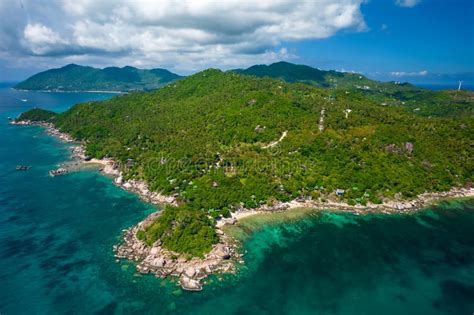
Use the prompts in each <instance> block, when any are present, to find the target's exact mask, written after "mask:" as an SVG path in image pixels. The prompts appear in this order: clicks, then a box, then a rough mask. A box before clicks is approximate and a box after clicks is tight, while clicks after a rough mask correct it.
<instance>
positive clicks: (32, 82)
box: [14, 64, 182, 92]
mask: <svg viewBox="0 0 474 315" xmlns="http://www.w3.org/2000/svg"><path fill="white" fill-rule="evenodd" d="M181 78H182V76H180V75H177V74H175V73H172V72H170V71H168V70H166V69H159V68H157V69H150V70H144V69H138V68H135V67H130V66H126V67H123V68H119V67H108V68H104V69H97V68H93V67H85V66H80V65H76V64H69V65H67V66H64V67H62V68H59V69H50V70H47V71H44V72H40V73H37V74H35V75H33V76H32V77H30V78H28V79H26V80H25V81H22V82H20V83H18V84H17V85H15V86H14V88H15V89H18V90H29V91H56V92H78V91H85V92H92V91H94V92H131V91H142V90H153V89H157V88H159V87H162V86H163V85H165V84H168V83H170V82H173V81H176V80H179V79H181Z"/></svg>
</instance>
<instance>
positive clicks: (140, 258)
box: [11, 121, 474, 291]
mask: <svg viewBox="0 0 474 315" xmlns="http://www.w3.org/2000/svg"><path fill="white" fill-rule="evenodd" d="M11 123H12V124H16V125H37V126H42V127H45V128H46V130H47V132H48V134H50V135H53V136H55V137H57V138H59V139H61V140H63V141H65V142H69V143H75V144H76V145H75V146H74V147H73V148H72V149H71V152H72V158H73V159H74V160H76V161H79V162H80V163H82V164H84V165H87V164H97V165H100V167H101V168H100V171H101V172H102V173H103V174H106V175H109V176H112V177H113V178H114V184H115V185H117V186H119V187H122V188H123V189H125V190H128V191H131V192H133V193H136V194H137V195H138V196H139V197H140V198H141V199H142V200H143V201H145V202H148V203H151V204H155V205H163V204H169V205H177V204H178V201H177V199H176V197H174V196H166V195H163V194H160V193H159V192H153V191H151V190H150V189H149V187H148V185H147V183H146V182H145V181H143V180H135V179H129V180H124V177H123V174H122V172H121V171H120V167H119V165H118V163H116V162H115V161H114V160H113V159H110V158H104V159H100V160H99V159H90V158H88V157H87V156H86V154H85V145H84V143H82V142H78V141H76V140H75V139H73V138H72V137H71V136H70V135H68V134H66V133H62V132H61V131H59V130H58V129H57V128H55V126H54V125H53V124H51V123H48V122H31V121H19V122H16V121H12V122H11ZM472 197H474V188H471V187H469V188H464V187H454V188H452V189H451V190H449V191H447V192H435V193H428V192H426V193H423V194H421V195H419V196H417V197H416V198H415V199H413V200H408V201H407V200H384V203H382V204H372V203H370V202H369V203H367V204H366V205H360V204H357V205H349V204H347V203H345V202H341V201H339V198H337V196H334V195H326V196H324V197H322V198H319V199H317V200H313V199H311V198H298V199H295V200H292V201H289V202H275V203H274V204H272V205H262V206H260V207H259V208H256V209H246V208H245V207H243V206H240V207H238V208H237V209H235V211H233V212H232V213H231V217H230V218H221V219H220V220H217V224H216V232H217V234H218V236H219V239H220V241H219V242H218V243H217V244H215V245H214V246H213V248H212V250H211V251H210V252H209V253H208V254H206V255H205V256H204V257H202V258H199V257H193V258H190V259H187V258H186V257H185V255H182V254H181V255H180V254H178V253H174V252H172V251H169V250H167V249H165V248H163V246H162V244H161V242H160V241H159V240H158V241H157V242H155V243H154V244H153V246H147V245H146V244H145V243H144V242H142V241H141V240H139V239H138V238H137V232H138V231H139V230H142V229H144V228H146V227H147V226H148V225H149V224H151V223H152V222H153V220H155V219H156V218H157V217H158V216H159V215H160V212H155V213H153V214H151V215H149V216H148V217H147V218H146V219H145V220H143V221H141V222H139V223H138V224H137V225H135V226H132V227H131V228H129V229H126V230H124V231H123V241H122V243H121V244H118V245H115V246H114V248H113V250H114V252H115V256H116V258H117V260H118V261H120V259H128V260H131V261H134V262H136V264H137V265H136V268H137V271H138V272H140V273H142V274H154V275H155V276H156V277H159V278H166V277H177V278H178V283H179V285H180V286H181V287H182V288H183V289H185V290H190V291H200V290H202V288H203V287H202V283H201V281H202V280H203V279H204V278H206V277H208V276H209V275H210V274H215V273H229V272H235V271H236V263H237V262H240V263H243V261H242V254H240V253H239V251H238V243H237V241H236V240H234V239H232V238H231V237H230V236H228V235H226V234H225V233H224V232H223V230H222V229H221V228H222V227H223V226H224V225H226V224H235V223H236V222H238V220H240V219H242V218H244V217H248V216H252V215H258V214H264V213H267V214H269V213H272V212H283V211H290V210H291V209H298V208H308V209H309V208H311V209H314V210H345V211H351V212H353V213H355V214H366V213H371V212H382V213H400V212H404V213H407V212H412V211H416V210H418V209H421V208H425V207H427V206H429V205H432V204H435V203H436V202H439V201H441V200H445V199H453V198H472ZM323 198H324V199H323Z"/></svg>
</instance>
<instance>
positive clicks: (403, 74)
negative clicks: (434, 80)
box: [390, 70, 428, 77]
mask: <svg viewBox="0 0 474 315" xmlns="http://www.w3.org/2000/svg"><path fill="white" fill-rule="evenodd" d="M390 75H392V76H394V77H423V76H426V75H428V71H427V70H421V71H418V72H405V71H393V72H390Z"/></svg>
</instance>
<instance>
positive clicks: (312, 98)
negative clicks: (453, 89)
mask: <svg viewBox="0 0 474 315" xmlns="http://www.w3.org/2000/svg"><path fill="white" fill-rule="evenodd" d="M469 106H470V107H471V108H472V102H470V103H469ZM323 108H324V109H325V114H324V130H323V131H320V130H319V121H320V117H321V111H322V109H323ZM348 109H350V111H348ZM54 123H55V125H56V126H57V127H58V128H60V129H61V130H62V131H64V132H67V133H70V134H71V135H73V136H74V137H76V138H79V139H82V140H84V141H86V143H87V153H88V155H90V156H93V157H96V158H102V157H105V156H110V157H112V158H114V159H115V160H117V161H118V162H119V163H120V165H121V168H122V171H123V172H124V176H125V178H126V179H128V178H138V179H143V180H146V181H147V182H148V183H149V184H150V187H151V189H152V190H156V191H160V192H162V193H164V194H167V195H175V196H176V197H177V198H178V200H179V201H181V202H182V203H184V204H185V205H186V207H185V208H183V209H181V208H178V209H173V208H171V207H167V208H166V209H165V210H164V213H163V215H162V216H161V217H160V219H158V221H157V223H156V224H154V225H153V226H152V227H150V228H149V229H147V230H146V231H144V232H141V233H140V235H139V236H140V237H141V238H143V239H144V240H146V242H147V243H148V244H151V243H153V242H154V241H155V240H156V239H158V238H161V239H162V241H163V242H164V246H165V247H167V248H169V249H172V250H175V251H177V252H186V253H191V254H193V255H196V254H202V253H203V252H204V251H205V249H206V248H209V246H210V245H209V244H211V243H212V242H213V241H214V240H213V237H214V236H213V234H210V233H211V232H210V230H209V229H208V228H207V227H208V226H211V225H210V224H211V223H209V221H207V219H205V218H208V217H209V218H212V217H217V216H226V215H228V211H229V210H230V211H233V210H235V209H236V208H238V207H240V206H245V207H247V208H254V207H258V206H259V205H262V204H273V203H275V202H277V201H288V200H292V199H294V198H300V197H308V196H311V197H313V198H321V200H326V199H329V198H334V197H331V196H330V195H334V191H335V190H336V189H337V188H340V189H344V190H345V194H344V196H343V197H340V198H342V199H344V200H346V201H348V202H350V203H352V204H355V203H360V204H364V203H366V202H368V201H371V202H374V203H380V202H381V201H382V200H383V199H384V198H393V197H394V196H395V195H397V196H400V197H402V198H408V199H409V198H413V197H415V196H416V195H418V194H420V193H423V192H425V191H445V190H449V189H450V188H451V187H453V186H458V185H465V184H466V183H468V182H472V181H473V180H474V178H473V174H474V161H473V159H472V157H473V156H474V152H473V147H472V143H473V140H474V139H473V134H474V133H473V128H472V126H473V125H474V117H473V115H472V114H470V115H461V116H456V117H452V116H449V117H431V118H429V117H424V116H420V115H414V114H413V113H411V112H407V111H406V109H405V108H401V107H398V106H383V105H381V104H380V103H379V102H376V101H373V100H372V99H371V98H368V97H366V96H364V95H363V94H361V93H346V91H344V90H341V89H319V88H315V87H312V86H309V85H306V84H301V83H295V84H289V83H285V82H282V81H278V80H274V79H269V78H256V77H251V76H243V75H238V74H236V73H233V72H227V73H223V72H221V71H219V70H213V69H210V70H206V71H203V72H200V73H197V74H195V75H193V76H190V77H188V78H186V79H183V80H180V81H177V82H176V83H174V84H173V85H168V86H166V87H164V88H162V89H159V90H156V91H153V92H148V93H133V94H129V95H123V96H120V97H116V98H113V99H111V100H107V101H100V102H89V103H85V104H80V105H76V106H74V107H72V108H71V109H70V110H68V111H66V112H65V113H62V114H58V115H57V116H56V117H55V121H54ZM285 131H287V135H286V137H284V138H283V139H282V140H281V142H279V143H278V144H277V145H274V146H270V147H268V145H269V144H270V143H272V142H273V141H276V140H278V139H279V138H280V137H281V136H282V134H283V133H284V132H285ZM181 211H182V212H181ZM177 216H179V218H178V217H177ZM172 220H177V221H176V222H175V221H172ZM188 220H189V221H188ZM195 221H196V225H194V224H192V223H193V222H195ZM183 222H186V223H183ZM181 223H183V224H181ZM190 224H191V225H192V226H193V229H192V230H187V229H186V226H188V225H190ZM170 228H171V230H168V229H170ZM191 235H199V237H196V238H197V239H198V240H194V241H191V238H192V237H191ZM201 238H202V239H201ZM184 240H186V241H184ZM201 241H202V242H203V244H201ZM195 242H198V243H197V244H196V243H195ZM188 243H189V244H191V245H186V244H188Z"/></svg>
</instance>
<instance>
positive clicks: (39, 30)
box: [23, 23, 67, 55]
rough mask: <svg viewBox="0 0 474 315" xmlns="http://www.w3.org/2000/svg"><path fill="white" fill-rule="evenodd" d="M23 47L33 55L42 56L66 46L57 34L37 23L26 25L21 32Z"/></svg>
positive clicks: (65, 42)
mask: <svg viewBox="0 0 474 315" xmlns="http://www.w3.org/2000/svg"><path fill="white" fill-rule="evenodd" d="M23 39H24V45H25V46H27V47H28V48H29V49H30V50H31V51H32V52H33V53H34V54H38V55H42V54H45V53H48V52H51V51H54V50H55V49H58V48H60V47H62V46H64V45H66V44H67V41H65V40H63V39H62V38H61V37H60V36H59V34H58V33H56V32H54V31H53V30H51V29H50V28H49V27H47V26H44V25H42V24H39V23H35V24H27V25H26V27H25V29H24V31H23Z"/></svg>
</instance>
